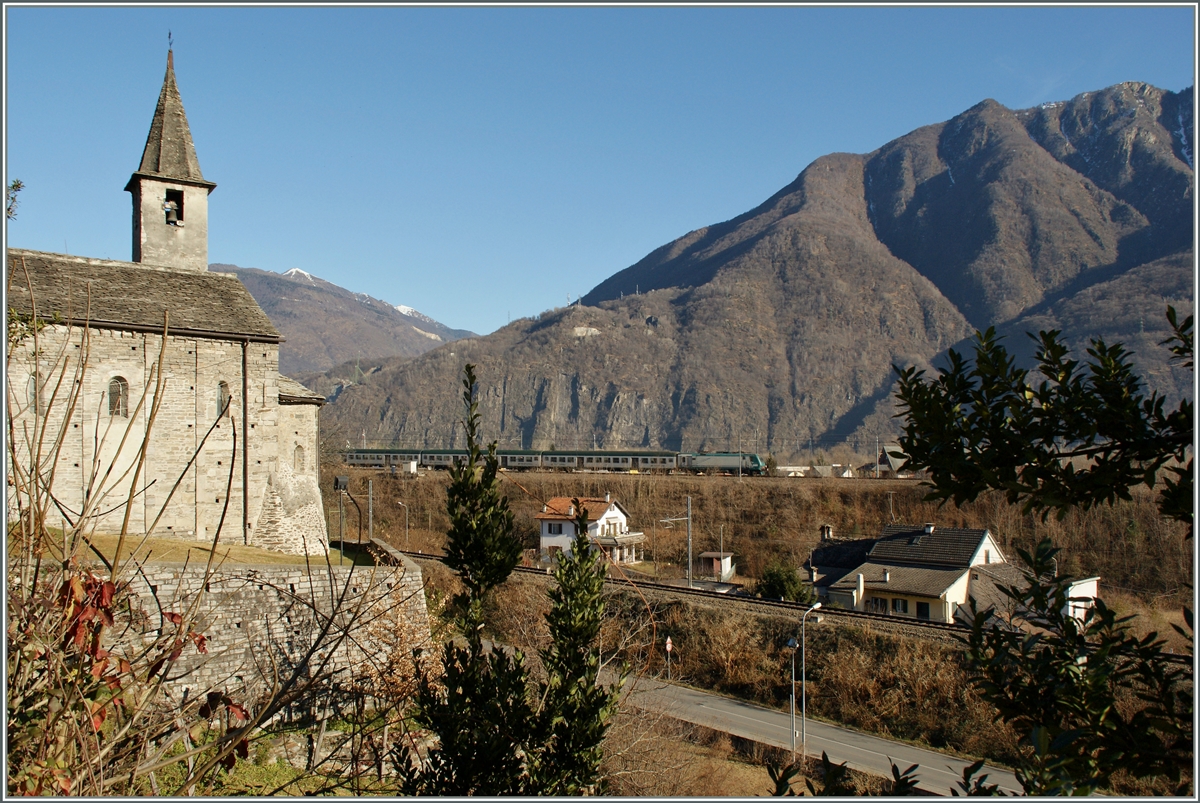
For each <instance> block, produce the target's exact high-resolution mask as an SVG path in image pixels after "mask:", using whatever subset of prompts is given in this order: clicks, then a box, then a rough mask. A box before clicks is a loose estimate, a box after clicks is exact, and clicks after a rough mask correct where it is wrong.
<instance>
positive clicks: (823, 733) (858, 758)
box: [632, 678, 1022, 795]
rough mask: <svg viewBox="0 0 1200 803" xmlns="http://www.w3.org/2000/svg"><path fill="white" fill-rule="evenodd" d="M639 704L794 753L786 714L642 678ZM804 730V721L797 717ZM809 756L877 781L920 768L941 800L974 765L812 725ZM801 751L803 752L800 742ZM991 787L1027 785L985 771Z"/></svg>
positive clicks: (926, 787) (923, 782) (926, 786)
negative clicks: (875, 777)
mask: <svg viewBox="0 0 1200 803" xmlns="http://www.w3.org/2000/svg"><path fill="white" fill-rule="evenodd" d="M632 693H633V695H634V698H633V699H634V701H635V702H636V703H637V704H638V705H640V706H642V707H645V708H648V709H651V710H654V711H661V712H663V713H666V714H668V715H670V716H673V717H675V718H676V719H682V720H684V721H686V722H693V723H695V724H697V725H703V726H705V727H708V728H713V729H714V730H720V731H724V732H726V733H730V734H733V735H735V736H741V737H743V738H747V739H753V740H755V741H758V742H762V743H763V744H769V745H774V746H776V747H783V748H786V749H789V750H790V749H791V747H792V737H791V717H790V716H789V715H788V714H787V713H786V712H783V711H774V710H772V709H769V708H762V707H761V706H757V705H752V704H750V703H746V702H742V701H740V700H731V699H729V698H727V697H720V696H717V695H715V694H707V693H705V692H700V691H695V690H693V689H688V688H684V687H683V686H675V685H670V684H667V683H662V682H659V681H656V680H650V679H647V678H641V679H639V680H638V682H637V685H636V687H635V688H634V690H633V692H632ZM796 729H797V731H799V730H800V716H799V714H797V716H796ZM805 732H806V738H807V742H808V754H809V755H813V756H817V757H820V755H821V751H822V750H823V751H825V752H826V753H827V754H828V755H829V759H830V760H831V761H834V762H836V763H841V762H843V761H844V762H846V765H847V766H848V767H850V768H851V769H856V770H860V771H862V772H866V773H870V774H871V775H878V776H883V777H885V778H890V777H892V769H891V765H892V763H893V762H895V764H896V765H897V766H898V767H899V768H900V769H901V770H904V769H907V768H908V767H909V765H911V764H919V765H920V769H919V770H918V772H917V778H918V780H919V786H920V788H921V790H923V791H925V792H927V793H929V794H935V795H949V794H950V790H951V789H957V788H958V782H959V781H961V780H962V771H963V768H964V767H966V766H968V765H969V764H970V762H968V761H963V760H962V759H959V758H954V757H953V756H948V755H945V754H944V753H938V752H935V751H933V750H924V749H921V748H919V747H912V746H911V745H907V744H904V743H901V742H893V741H889V740H887V739H881V738H879V737H877V736H868V735H866V734H863V733H859V732H857V731H852V730H850V729H849V728H843V727H839V726H837V725H829V724H827V723H824V722H815V721H813V720H812V719H809V720H808V723H807V726H806V728H805ZM796 738H797V749H799V736H797V737H796ZM983 771H984V772H986V773H987V774H988V782H989V783H998V784H999V785H1000V788H1001V789H1003V790H1005V791H1006V792H1008V793H1010V794H1011V793H1013V792H1017V793H1020V792H1021V791H1022V790H1021V785H1020V784H1019V783H1017V779H1016V777H1015V776H1014V775H1013V774H1012V773H1011V772H1009V771H1008V770H1001V769H996V768H995V767H984V770H983Z"/></svg>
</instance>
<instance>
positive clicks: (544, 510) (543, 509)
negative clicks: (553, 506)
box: [542, 505, 548, 513]
mask: <svg viewBox="0 0 1200 803" xmlns="http://www.w3.org/2000/svg"><path fill="white" fill-rule="evenodd" d="M547 509H548V506H547V505H542V512H543V513H545V512H546V510H547Z"/></svg>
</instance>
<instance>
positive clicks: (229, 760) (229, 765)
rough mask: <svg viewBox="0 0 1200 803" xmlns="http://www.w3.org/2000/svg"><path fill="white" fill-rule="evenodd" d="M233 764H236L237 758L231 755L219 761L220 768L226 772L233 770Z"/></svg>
mask: <svg viewBox="0 0 1200 803" xmlns="http://www.w3.org/2000/svg"><path fill="white" fill-rule="evenodd" d="M235 764H237V756H235V755H234V754H233V753H230V754H229V755H227V756H225V758H223V759H221V766H222V767H224V768H225V769H226V770H231V769H233V766H234V765H235Z"/></svg>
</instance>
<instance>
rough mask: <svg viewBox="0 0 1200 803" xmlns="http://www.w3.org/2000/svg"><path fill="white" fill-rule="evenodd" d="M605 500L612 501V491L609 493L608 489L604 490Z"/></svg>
mask: <svg viewBox="0 0 1200 803" xmlns="http://www.w3.org/2000/svg"><path fill="white" fill-rule="evenodd" d="M604 501H605V502H611V501H612V494H611V493H609V492H608V491H605V492H604Z"/></svg>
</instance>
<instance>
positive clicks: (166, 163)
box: [125, 50, 217, 192]
mask: <svg viewBox="0 0 1200 803" xmlns="http://www.w3.org/2000/svg"><path fill="white" fill-rule="evenodd" d="M139 176H145V177H150V178H159V179H169V180H174V181H184V182H189V183H191V184H199V185H202V186H205V187H208V191H209V192H212V191H213V188H214V187H216V186H217V185H216V184H214V183H212V182H211V181H205V180H204V176H203V175H202V174H201V173H200V160H199V159H197V158H196V146H195V144H194V143H193V142H192V131H191V129H190V128H188V121H187V114H186V113H185V112H184V110H183V100H182V98H180V97H179V87H178V86H176V85H175V58H174V55H173V53H172V52H171V51H169V50H168V51H167V74H166V76H165V77H164V78H163V86H162V91H161V92H160V93H159V95H158V106H156V107H155V109H154V119H153V120H151V122H150V134H149V136H147V137H146V149H145V150H144V151H143V152H142V164H141V166H140V167H138V169H137V172H136V173H134V174H133V178H131V179H130V180H129V186H126V187H125V189H126V190H131V187H132V185H133V183H134V179H136V178H138V177H139Z"/></svg>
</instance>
